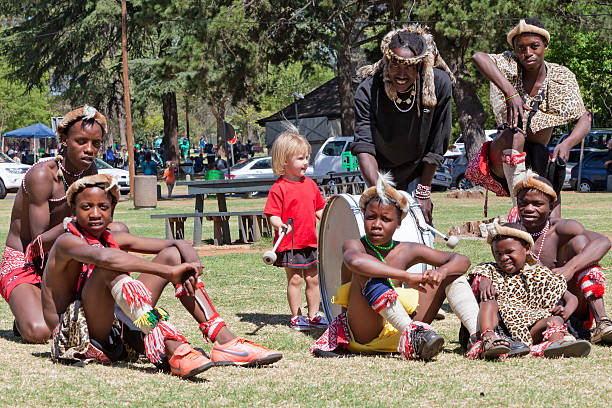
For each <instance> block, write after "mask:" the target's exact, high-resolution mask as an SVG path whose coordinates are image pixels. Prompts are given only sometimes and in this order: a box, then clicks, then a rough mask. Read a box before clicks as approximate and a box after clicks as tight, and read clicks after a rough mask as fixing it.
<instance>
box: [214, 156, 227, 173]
mask: <svg viewBox="0 0 612 408" xmlns="http://www.w3.org/2000/svg"><path fill="white" fill-rule="evenodd" d="M215 167H216V168H217V170H225V169H227V162H226V161H225V160H223V158H221V156H217V160H216V161H215Z"/></svg>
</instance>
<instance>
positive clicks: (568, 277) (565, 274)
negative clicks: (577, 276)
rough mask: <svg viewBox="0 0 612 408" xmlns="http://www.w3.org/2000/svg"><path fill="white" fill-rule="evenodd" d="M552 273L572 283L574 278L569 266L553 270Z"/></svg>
mask: <svg viewBox="0 0 612 408" xmlns="http://www.w3.org/2000/svg"><path fill="white" fill-rule="evenodd" d="M552 272H554V273H558V274H559V275H563V277H564V278H565V280H566V281H570V280H571V279H572V278H573V277H574V272H573V271H572V270H571V269H570V268H568V267H567V266H562V267H560V268H554V269H552Z"/></svg>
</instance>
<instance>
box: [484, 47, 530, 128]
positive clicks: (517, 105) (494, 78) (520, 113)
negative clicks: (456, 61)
mask: <svg viewBox="0 0 612 408" xmlns="http://www.w3.org/2000/svg"><path fill="white" fill-rule="evenodd" d="M472 62H474V65H475V66H476V69H478V71H480V73H481V74H482V75H484V76H485V77H486V78H487V79H488V80H489V81H491V82H492V83H494V84H495V86H497V87H498V88H499V89H500V90H501V91H502V93H503V94H504V95H505V96H510V95H514V94H515V93H516V92H517V91H516V89H515V88H514V86H512V84H511V83H510V81H508V79H507V78H506V77H505V76H504V75H503V74H502V72H501V71H500V70H499V68H498V67H497V64H495V62H494V61H493V60H492V59H491V57H490V56H489V55H487V54H486V53H484V52H477V53H475V54H474V55H473V56H472ZM506 105H507V108H508V116H507V118H508V122H510V126H512V127H513V128H516V127H517V126H518V124H519V121H520V122H521V123H526V120H527V118H526V116H525V109H527V106H526V105H525V104H524V102H523V100H522V98H521V97H520V96H516V97H514V98H512V99H509V100H508V101H506Z"/></svg>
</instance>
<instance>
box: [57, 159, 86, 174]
mask: <svg viewBox="0 0 612 408" xmlns="http://www.w3.org/2000/svg"><path fill="white" fill-rule="evenodd" d="M57 165H58V166H59V167H60V169H62V172H63V173H65V174H68V175H69V176H70V177H74V178H79V177H81V174H83V173H84V172H85V170H87V169H88V168H89V167H91V164H90V165H89V167H87V168H86V169H83V170H81V171H80V172H79V173H72V172H70V171H68V170H67V169H66V167H64V165H63V164H62V162H61V161H58V162H57Z"/></svg>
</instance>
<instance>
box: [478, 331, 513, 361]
mask: <svg viewBox="0 0 612 408" xmlns="http://www.w3.org/2000/svg"><path fill="white" fill-rule="evenodd" d="M481 339H482V358H484V359H486V360H494V359H497V358H499V356H501V355H502V354H507V353H508V352H509V351H510V344H509V343H508V341H506V340H504V339H502V338H501V337H500V336H499V334H497V333H495V332H494V331H493V330H491V329H487V330H485V331H484V332H482V335H481Z"/></svg>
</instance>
